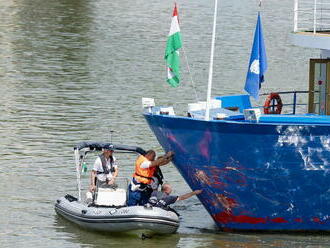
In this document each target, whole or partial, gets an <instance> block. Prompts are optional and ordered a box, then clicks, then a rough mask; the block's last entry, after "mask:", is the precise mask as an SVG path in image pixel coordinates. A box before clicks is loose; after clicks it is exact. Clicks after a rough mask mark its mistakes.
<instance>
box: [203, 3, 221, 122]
mask: <svg viewBox="0 0 330 248" xmlns="http://www.w3.org/2000/svg"><path fill="white" fill-rule="evenodd" d="M217 13H218V0H214V17H213V33H212V45H211V57H210V68H209V80H208V86H207V98H206V110H205V120H206V121H208V120H210V105H211V90H212V77H213V57H214V45H215V31H216V25H217Z"/></svg>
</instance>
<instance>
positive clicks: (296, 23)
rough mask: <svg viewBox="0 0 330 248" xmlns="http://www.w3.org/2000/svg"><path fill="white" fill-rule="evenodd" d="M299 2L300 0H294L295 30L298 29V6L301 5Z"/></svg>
mask: <svg viewBox="0 0 330 248" xmlns="http://www.w3.org/2000/svg"><path fill="white" fill-rule="evenodd" d="M298 4H299V0H294V9H293V12H294V18H293V32H297V31H298V6H299V5H298Z"/></svg>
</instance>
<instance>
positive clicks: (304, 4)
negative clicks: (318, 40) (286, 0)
mask: <svg viewBox="0 0 330 248" xmlns="http://www.w3.org/2000/svg"><path fill="white" fill-rule="evenodd" d="M293 22H294V27H293V31H294V32H301V31H308V32H313V33H314V34H315V33H317V32H326V31H330V0H294V18H293Z"/></svg>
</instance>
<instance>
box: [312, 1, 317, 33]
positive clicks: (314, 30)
mask: <svg viewBox="0 0 330 248" xmlns="http://www.w3.org/2000/svg"><path fill="white" fill-rule="evenodd" d="M316 1H317V0H314V27H313V32H314V34H315V33H316V4H317V3H316Z"/></svg>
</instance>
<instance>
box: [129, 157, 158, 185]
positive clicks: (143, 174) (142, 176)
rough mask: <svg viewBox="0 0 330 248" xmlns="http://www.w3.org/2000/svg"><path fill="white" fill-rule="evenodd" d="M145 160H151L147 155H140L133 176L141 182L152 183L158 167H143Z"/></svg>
mask: <svg viewBox="0 0 330 248" xmlns="http://www.w3.org/2000/svg"><path fill="white" fill-rule="evenodd" d="M144 161H149V160H148V159H147V158H146V157H144V156H142V155H140V156H139V157H138V158H137V159H136V162H135V173H134V174H133V177H134V178H135V179H136V180H137V181H138V182H140V183H145V184H150V183H151V182H152V177H153V176H154V173H155V170H156V167H150V168H141V164H142V163H143V162H144Z"/></svg>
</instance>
